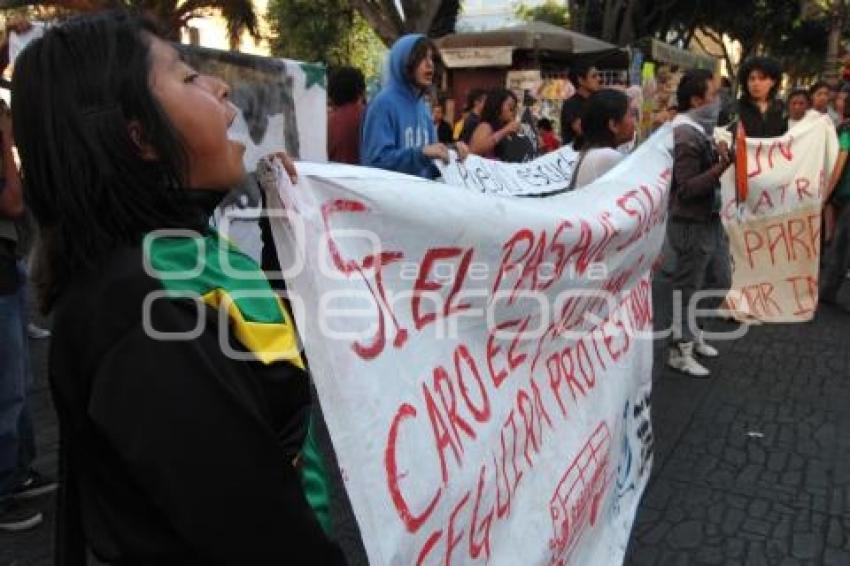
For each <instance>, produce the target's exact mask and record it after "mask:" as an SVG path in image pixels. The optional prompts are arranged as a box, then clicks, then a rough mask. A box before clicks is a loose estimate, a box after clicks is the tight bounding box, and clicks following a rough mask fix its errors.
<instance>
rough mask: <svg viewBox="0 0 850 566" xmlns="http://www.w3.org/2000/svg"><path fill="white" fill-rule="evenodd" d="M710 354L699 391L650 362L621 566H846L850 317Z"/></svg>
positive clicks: (772, 331)
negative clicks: (649, 430) (647, 465)
mask: <svg viewBox="0 0 850 566" xmlns="http://www.w3.org/2000/svg"><path fill="white" fill-rule="evenodd" d="M656 291H659V290H658V289H656ZM843 298H844V299H845V304H850V301H848V300H847V299H848V297H847V296H846V293H845V297H843ZM659 315H662V313H659ZM662 316H663V315H662ZM662 316H659V318H662ZM716 345H717V346H718V348H719V350H720V351H721V357H720V358H719V359H718V360H716V361H714V362H713V363H712V362H709V363H708V364H707V365H708V366H709V367H710V368H711V369H712V372H713V376H714V377H713V378H712V379H710V380H707V381H701V380H695V379H690V378H687V377H683V376H681V375H680V374H678V373H676V372H674V371H672V370H667V369H665V368H664V367H663V362H664V359H663V358H661V357H659V356H656V368H655V376H654V386H653V389H654V395H653V409H652V410H653V427H654V432H655V438H656V452H655V461H654V464H653V474H652V478H651V480H650V484H649V487H648V489H647V491H646V492H645V494H644V497H643V501H642V504H641V507H640V510H639V512H638V518H637V521H636V523H635V526H634V529H633V531H632V540H631V546H630V549H629V554H628V558H627V561H626V563H627V564H630V565H655V564H659V565H668V564H669V565H677V566H678V565H683V566H684V565H689V564H718V565H719V564H722V565H733V564H746V565H748V566H750V565H752V566H757V565H762V564H781V565H783V566H785V565H793V564H800V565H803V564H806V565H812V564H824V565H828V566H831V565H850V314H847V313H845V312H843V311H841V310H840V309H837V308H828V307H827V308H823V309H821V311H820V312H818V314H817V317H816V319H815V320H814V321H813V322H810V323H807V324H799V325H770V326H768V325H764V326H755V327H751V328H750V330H749V332H748V333H747V335H746V336H745V337H744V338H742V339H740V340H737V341H734V342H727V343H719V344H716ZM658 346H659V347H657V348H656V353H657V354H660V353H661V352H662V350H661V349H660V346H661V345H658Z"/></svg>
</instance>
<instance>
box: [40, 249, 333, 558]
mask: <svg viewBox="0 0 850 566" xmlns="http://www.w3.org/2000/svg"><path fill="white" fill-rule="evenodd" d="M143 265H144V264H143V261H142V253H141V250H140V249H139V248H132V247H129V248H123V249H120V250H118V251H116V252H115V253H114V254H112V256H111V257H110V258H109V259H108V261H106V262H105V263H104V264H103V265H102V266H101V267H100V268H99V269H97V270H91V271H89V272H86V273H81V274H79V275H78V276H77V277H76V278H75V280H74V281H73V282H72V283H71V285H70V286H69V288H68V289H67V291H66V292H65V293H64V294H63V296H62V298H61V299H60V301H59V302H58V303H57V305H56V308H55V311H54V330H53V340H52V344H51V352H50V359H49V374H50V384H51V390H52V393H53V399H54V403H55V406H56V410H57V412H58V415H59V425H60V434H61V439H60V479H61V488H60V494H59V501H58V507H59V511H58V519H57V540H56V558H57V560H56V563H57V564H59V565H65V564H72V565H77V564H83V563H84V560H85V558H84V557H85V545H84V542H83V541H84V540H85V541H87V543H88V545H89V546H90V548H91V549H92V550H93V552H94V553H95V554H96V555H97V556H98V558H99V559H100V560H102V561H104V562H107V563H110V564H132V565H148V564H149V565H165V566H168V565H172V564H174V565H176V564H181V565H195V564H234V565H236V564H239V565H241V564H302V563H303V564H307V563H319V564H325V563H329V564H336V563H342V562H343V559H342V557H341V554H340V552H339V550H338V549H337V547H336V546H334V545H333V544H332V543H331V542H329V540H328V539H327V538H326V536H325V534H324V532H323V530H322V528H321V527H320V525H319V522H318V521H317V519H316V516H315V514H314V513H313V510H312V509H311V507H310V506H309V504H308V503H307V500H306V498H305V495H304V492H303V488H302V484H301V478H300V474H299V471H298V470H297V469H296V464H295V460H296V456H297V455H298V454H299V452H300V450H301V447H302V443H303V440H304V435H305V432H306V430H305V429H306V423H307V418H308V415H309V412H310V392H309V384H308V379H307V375H306V373H305V372H304V371H303V370H301V369H299V368H298V367H296V366H295V365H292V364H290V363H287V362H276V363H271V364H263V363H260V362H259V361H240V360H238V359H233V358H232V357H230V356H227V355H225V354H224V353H223V351H222V348H221V346H220V344H219V326H218V320H219V319H218V312H217V311H216V310H215V309H213V308H212V307H208V306H204V305H203V304H201V303H197V302H195V301H192V300H190V299H179V298H178V299H175V298H171V297H160V298H159V299H157V300H154V301H153V302H152V303H151V305H150V309H149V311H148V312H149V317H148V319H147V320H145V318H144V317H143V304H144V301H145V299H146V297H152V295H151V293H153V292H157V291H158V292H161V291H162V289H163V286H162V283H161V281H159V280H158V279H155V278H153V277H151V276H150V275H148V274H146V273H145V272H144V270H143ZM199 305H200V306H201V310H203V309H207V312H206V314H207V316H206V321H205V322H204V323H202V324H201V325H200V332H199V334H198V335H197V337H196V338H194V339H191V340H180V341H170V340H164V339H160V338H155V337H153V336H152V333H151V329H155V330H156V331H158V332H169V333H170V332H178V331H190V330H192V329H194V328H195V327H196V325H197V323H198V316H199V313H200V311H199V310H198V307H199ZM231 347H233V348H234V349H236V350H239V349H240V346H239V345H238V344H236V343H235V341H232V340H231ZM242 351H243V352H244V351H245V350H244V348H243V349H242Z"/></svg>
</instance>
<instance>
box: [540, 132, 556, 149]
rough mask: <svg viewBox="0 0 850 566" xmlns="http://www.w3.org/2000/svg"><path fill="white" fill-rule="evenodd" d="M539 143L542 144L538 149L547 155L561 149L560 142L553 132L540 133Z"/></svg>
mask: <svg viewBox="0 0 850 566" xmlns="http://www.w3.org/2000/svg"><path fill="white" fill-rule="evenodd" d="M540 141H541V142H543V143H542V144H541V148H540V149H542V150H543V153H549V152H550V151H555V150H556V149H558V148H559V147H561V140H559V139H558V136H556V135H555V132H542V133H541V134H540Z"/></svg>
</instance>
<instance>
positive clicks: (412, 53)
mask: <svg viewBox="0 0 850 566" xmlns="http://www.w3.org/2000/svg"><path fill="white" fill-rule="evenodd" d="M436 56H437V49H436V47H435V46H434V43H433V42H432V41H431V40H430V39H428V38H427V37H425V36H424V35H421V34H409V35H405V36H402V37H401V38H399V39H398V40H397V41H396V42H395V43H394V44H393V46H392V48H391V49H390V56H389V79H388V81H387V85H386V86H385V87H384V88H383V90H381V92H380V93H379V94H378V96H376V97H375V99H374V100H373V101H372V102H371V104H369V107H368V108H367V109H366V117H365V118H364V119H363V129H362V133H361V137H360V163H361V165H368V166H370V167H378V168H380V169H387V170H390V171H397V172H399V173H407V174H409V175H416V176H419V177H425V178H435V177H436V176H437V175H438V172H437V168H436V167H434V164H433V160H434V159H441V160H443V161H445V162H448V160H449V148H448V146H447V145H446V144H444V143H439V142H438V141H437V130H436V128H435V127H434V122H433V118H432V116H431V109H430V108H429V107H428V105H427V104H426V103H425V98H424V97H425V94H426V93H427V92H428V90H429V89H430V88H431V84H432V83H433V81H434V58H435V57H436ZM457 151H458V155H459V157H460V158H461V159H463V158H465V157H466V154H467V149H466V146H465V145H464V144H463V143H461V142H458V144H457Z"/></svg>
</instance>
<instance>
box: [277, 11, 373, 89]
mask: <svg viewBox="0 0 850 566" xmlns="http://www.w3.org/2000/svg"><path fill="white" fill-rule="evenodd" d="M267 16H268V20H269V24H270V27H271V31H272V36H271V38H270V43H271V48H272V53H273V54H274V55H277V56H279V57H288V58H291V59H299V60H301V61H313V62H321V63H325V64H326V65H328V66H331V67H335V66H343V65H351V66H353V67H357V68H359V69H361V70H362V71H363V73H364V74H365V75H366V76H367V77H374V76H376V75H377V74H378V73H379V71H380V65H381V60H382V57H383V52H384V47H383V43H382V42H381V40H380V39H379V38H378V36H377V35H375V32H374V31H372V28H371V27H370V26H369V24H368V23H367V22H366V20H365V19H364V18H363V17H362V16H361V15H360V14H359V13H358V12H357V10H355V9H354V8H352V7H351V6H350V4H349V3H348V1H347V0H271V1H270V2H269V7H268V14H267Z"/></svg>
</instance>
